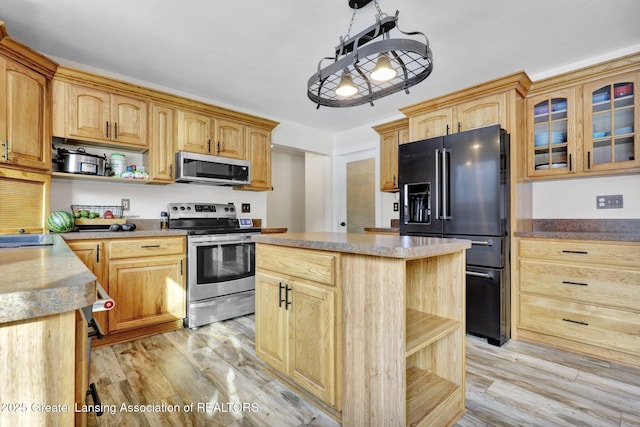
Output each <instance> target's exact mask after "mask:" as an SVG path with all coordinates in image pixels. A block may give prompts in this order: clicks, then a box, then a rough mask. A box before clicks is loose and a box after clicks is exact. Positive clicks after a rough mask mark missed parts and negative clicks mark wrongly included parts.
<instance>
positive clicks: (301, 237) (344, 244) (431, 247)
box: [252, 232, 471, 259]
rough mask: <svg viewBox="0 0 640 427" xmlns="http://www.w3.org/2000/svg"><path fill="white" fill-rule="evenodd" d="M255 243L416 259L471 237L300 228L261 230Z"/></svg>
mask: <svg viewBox="0 0 640 427" xmlns="http://www.w3.org/2000/svg"><path fill="white" fill-rule="evenodd" d="M252 239H253V241H255V242H256V243H267V244H272V245H280V246H289V247H293V248H304V249H316V250H323V251H334V252H345V253H351V254H359V255H373V256H380V257H389V258H402V259H417V258H427V257H433V256H438V255H443V254H448V253H453V252H457V251H460V250H463V249H469V248H470V247H471V241H469V240H461V239H443V238H438V237H418V236H394V235H383V234H371V233H364V234H361V233H329V232H303V233H284V234H266V235H265V234H260V235H255V236H252Z"/></svg>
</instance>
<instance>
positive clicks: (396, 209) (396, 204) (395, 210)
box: [393, 202, 398, 212]
mask: <svg viewBox="0 0 640 427" xmlns="http://www.w3.org/2000/svg"><path fill="white" fill-rule="evenodd" d="M393 211H394V212H398V202H393Z"/></svg>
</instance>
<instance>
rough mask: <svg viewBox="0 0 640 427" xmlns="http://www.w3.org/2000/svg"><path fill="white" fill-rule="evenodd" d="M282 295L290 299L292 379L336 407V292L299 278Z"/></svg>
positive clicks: (287, 299)
mask: <svg viewBox="0 0 640 427" xmlns="http://www.w3.org/2000/svg"><path fill="white" fill-rule="evenodd" d="M290 289H291V290H290V291H289V293H288V295H287V297H286V298H285V299H286V301H290V302H291V305H290V306H289V308H288V311H289V329H290V332H289V334H290V340H291V344H290V346H291V349H290V352H289V357H290V365H291V373H290V375H291V377H292V378H293V380H294V381H295V382H296V383H297V384H298V385H300V386H301V387H303V388H304V389H306V390H307V391H309V392H310V393H311V394H313V395H315V396H316V397H318V398H320V399H322V400H323V401H324V402H326V403H328V404H330V405H332V406H335V404H336V395H335V388H336V384H335V378H336V367H335V363H336V360H335V354H336V349H335V345H336V338H335V335H336V321H335V315H336V314H335V312H336V310H335V306H336V303H335V292H334V291H330V290H327V289H324V288H322V287H319V286H313V285H309V284H306V283H301V282H298V281H295V282H292V283H291V285H290Z"/></svg>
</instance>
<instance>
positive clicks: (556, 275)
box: [520, 260, 640, 311]
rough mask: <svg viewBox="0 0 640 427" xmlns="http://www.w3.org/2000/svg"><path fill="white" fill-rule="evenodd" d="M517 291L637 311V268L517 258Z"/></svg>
mask: <svg viewBox="0 0 640 427" xmlns="http://www.w3.org/2000/svg"><path fill="white" fill-rule="evenodd" d="M520 292H528V293H534V294H538V295H543V296H550V297H555V298H562V299H571V300H575V301H580V302H585V303H590V304H596V305H607V306H612V307H620V308H626V309H630V310H635V311H640V270H626V269H624V268H605V267H587V266H581V265H572V264H558V263H553V262H545V261H533V260H520Z"/></svg>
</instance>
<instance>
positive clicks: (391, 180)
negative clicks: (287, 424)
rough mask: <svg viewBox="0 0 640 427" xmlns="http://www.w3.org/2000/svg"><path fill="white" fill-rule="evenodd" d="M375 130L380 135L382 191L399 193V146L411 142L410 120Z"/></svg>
mask: <svg viewBox="0 0 640 427" xmlns="http://www.w3.org/2000/svg"><path fill="white" fill-rule="evenodd" d="M373 129H374V130H375V131H376V132H378V133H379V134H380V191H386V192H395V191H398V146H399V145H400V144H405V143H407V142H409V119H400V120H396V121H393V122H390V123H385V124H382V125H379V126H375V127H374V128H373Z"/></svg>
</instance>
